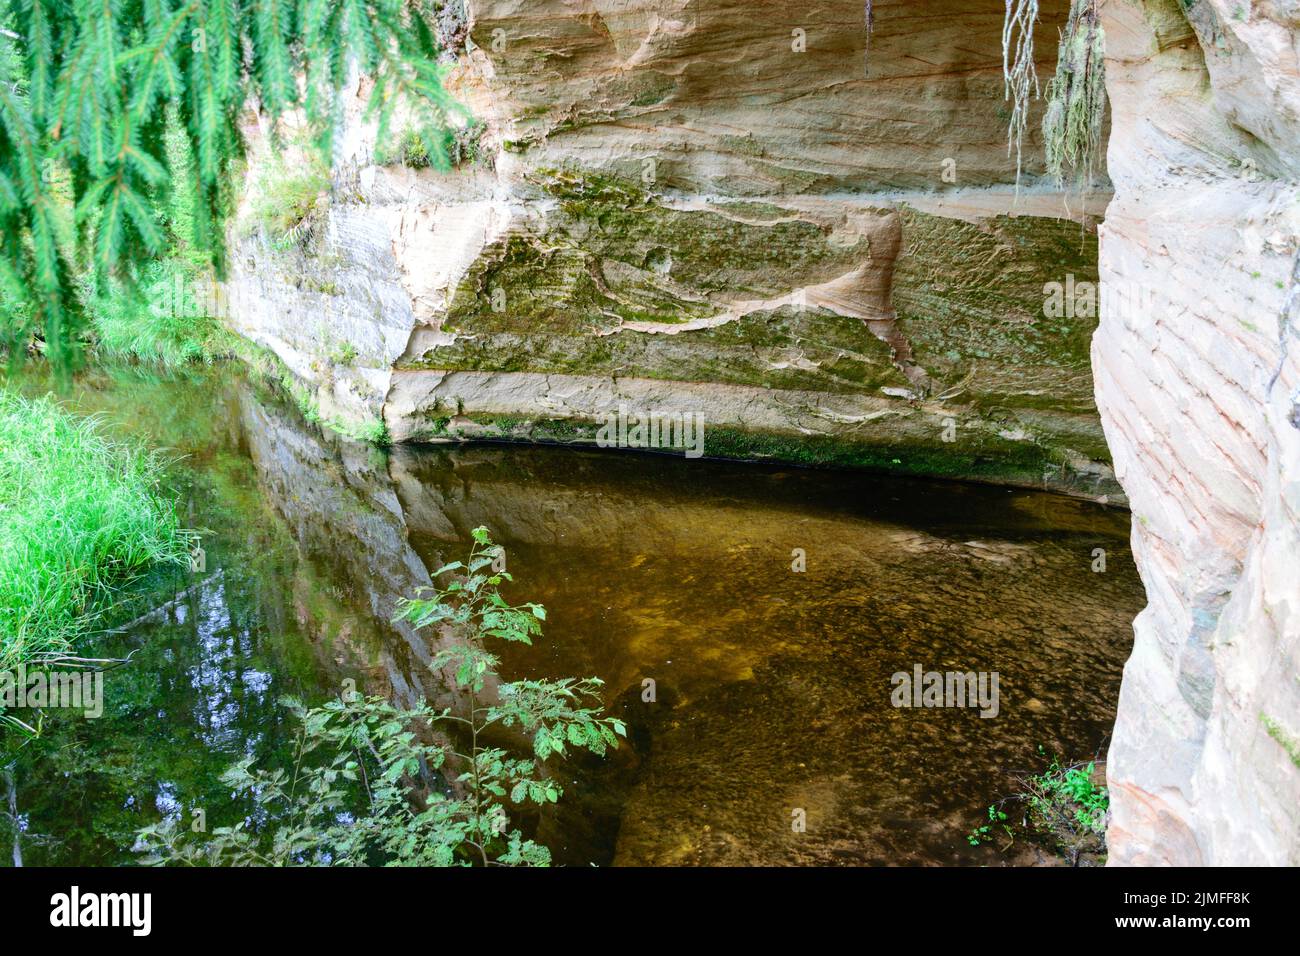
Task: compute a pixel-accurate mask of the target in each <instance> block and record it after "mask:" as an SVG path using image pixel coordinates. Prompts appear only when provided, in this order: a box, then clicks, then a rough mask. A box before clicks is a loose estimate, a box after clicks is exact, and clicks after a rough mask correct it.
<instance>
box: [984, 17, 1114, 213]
mask: <svg viewBox="0 0 1300 956" xmlns="http://www.w3.org/2000/svg"><path fill="white" fill-rule="evenodd" d="M1037 21H1038V0H1006V19H1005V20H1004V22H1003V27H1002V73H1003V78H1004V82H1005V95H1006V99H1008V100H1010V101H1011V117H1010V121H1009V123H1008V127H1007V152H1008V154H1010V152H1011V150H1012V148H1013V147H1014V149H1015V153H1016V185H1017V186H1019V184H1020V171H1021V169H1022V167H1023V165H1024V163H1023V159H1024V135H1025V130H1026V129H1027V128H1028V124H1029V99H1030V95H1031V92H1032V95H1033V96H1034V97H1037V96H1038V95H1039V87H1038V71H1037V69H1036V67H1035V65H1034V24H1035V23H1036V22H1037ZM1105 111H1106V73H1105V33H1104V31H1103V30H1102V28H1101V18H1100V16H1099V15H1098V13H1097V0H1072V2H1071V4H1070V15H1069V18H1068V19H1067V21H1066V24H1065V29H1064V30H1062V31H1061V41H1060V46H1059V48H1058V51H1057V61H1056V74H1055V75H1054V76H1053V77H1052V79H1051V80H1050V81H1049V82H1048V84H1047V109H1046V111H1045V112H1044V115H1043V141H1044V147H1045V151H1046V160H1047V171H1048V173H1049V174H1050V175H1051V176H1052V178H1053V179H1054V180H1055V181H1056V183H1057V185H1058V186H1060V185H1063V184H1064V182H1065V178H1066V173H1067V170H1068V171H1072V172H1073V174H1074V177H1075V181H1076V185H1077V186H1078V187H1079V188H1080V189H1082V188H1084V187H1086V186H1088V185H1089V184H1090V183H1091V181H1092V178H1093V175H1094V173H1095V171H1096V168H1097V160H1098V157H1099V155H1100V152H1101V132H1102V121H1103V118H1104V116H1105Z"/></svg>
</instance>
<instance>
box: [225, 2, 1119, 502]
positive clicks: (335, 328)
mask: <svg viewBox="0 0 1300 956" xmlns="http://www.w3.org/2000/svg"><path fill="white" fill-rule="evenodd" d="M466 8H467V20H466V23H465V28H466V31H467V35H468V38H469V39H468V43H467V44H466V47H465V49H464V51H463V52H462V54H461V56H460V59H459V63H458V66H457V67H456V70H455V72H454V73H453V75H452V78H451V80H450V81H449V82H450V84H451V86H452V88H453V89H454V90H455V92H456V93H457V95H458V96H459V97H460V98H461V99H462V100H463V101H464V102H466V103H467V104H468V105H469V106H470V108H471V109H472V111H473V113H474V114H475V116H476V117H478V118H479V119H480V120H481V121H482V122H483V124H484V126H483V129H482V132H481V136H480V139H479V143H478V159H477V160H476V161H474V162H466V163H463V164H462V165H460V166H458V167H457V168H456V169H454V170H452V171H450V172H447V173H439V172H435V171H432V170H428V169H413V168H407V167H406V166H404V165H402V164H400V163H397V164H394V163H387V164H385V163H381V162H377V161H376V158H377V156H378V158H379V159H383V158H384V156H383V155H382V154H383V153H384V152H385V151H387V152H389V153H391V152H393V149H392V144H380V143H378V142H377V139H376V134H375V130H374V129H373V127H372V126H371V125H370V124H368V123H367V121H366V120H365V119H364V117H363V115H362V109H361V105H362V103H363V101H364V98H365V96H366V93H367V89H366V86H365V83H364V81H358V83H357V85H356V88H355V89H354V90H353V91H352V99H351V100H350V102H349V108H348V110H347V113H346V117H345V123H344V129H343V131H342V135H341V136H340V137H339V146H338V150H337V154H336V157H335V163H334V168H333V170H332V176H331V178H332V185H331V188H330V190H329V194H328V197H324V196H322V200H321V202H319V203H318V204H316V206H315V207H314V208H313V210H312V212H311V214H310V216H309V217H307V218H308V219H309V220H310V221H309V222H308V225H309V226H310V228H303V229H301V230H298V231H297V232H296V233H295V236H294V237H293V241H291V242H287V243H286V242H284V241H273V240H275V239H276V237H275V236H269V235H268V232H267V230H266V229H262V228H259V227H258V226H257V224H256V221H255V219H256V217H255V215H253V212H254V210H253V209H252V208H251V207H252V206H255V205H256V204H255V203H253V202H251V201H250V203H248V204H246V209H245V212H246V213H247V214H248V215H246V217H245V218H246V221H247V220H249V219H252V220H253V222H252V224H251V225H246V226H245V227H244V229H245V233H246V235H247V238H245V239H243V240H242V242H241V245H240V252H239V254H237V255H236V256H235V257H234V264H235V270H234V275H233V277H232V278H233V284H234V287H235V289H236V290H237V301H238V302H239V303H241V306H240V307H239V308H238V309H236V310H235V313H236V314H235V317H234V324H235V325H236V327H237V328H239V329H240V330H241V331H242V332H244V333H245V334H246V335H248V336H249V337H250V338H253V339H254V340H256V341H259V342H261V343H262V344H263V345H266V346H267V347H269V348H271V349H272V350H273V351H275V352H276V353H277V354H278V355H280V357H281V358H282V359H283V360H284V361H285V363H286V365H287V366H288V367H289V368H290V369H291V370H292V372H293V374H294V375H295V376H296V377H297V378H298V379H299V380H300V381H301V382H303V383H306V384H307V385H309V386H310V388H311V390H312V392H313V396H312V399H311V401H312V402H314V403H315V405H316V406H318V410H319V413H320V415H321V417H322V418H325V419H327V420H330V419H333V420H336V421H341V422H344V423H350V424H351V425H352V427H358V426H365V428H366V430H368V431H373V429H374V428H376V427H377V426H378V423H379V422H380V421H381V420H382V422H383V423H384V425H386V427H387V429H388V432H389V434H390V436H391V437H392V438H393V439H394V440H398V441H411V440H446V439H449V438H452V439H454V438H458V437H466V436H470V437H472V436H474V435H481V434H484V433H485V431H486V432H487V433H491V434H494V435H500V436H506V437H532V438H537V437H543V438H546V437H557V436H558V435H560V432H561V431H563V432H564V437H565V438H566V440H571V441H587V440H590V437H591V435H590V433H591V431H592V428H591V426H592V424H593V423H595V422H599V421H602V420H603V419H604V418H605V416H606V415H607V414H609V413H611V412H613V411H615V410H616V407H617V404H618V403H619V402H623V401H626V402H627V403H629V405H631V407H632V410H633V411H634V412H635V411H638V410H639V411H651V410H652V409H651V408H638V403H646V402H651V401H653V402H656V403H658V404H657V405H656V406H655V407H656V408H661V409H663V410H666V411H683V412H689V411H694V412H697V413H703V414H704V415H705V418H706V423H707V425H716V426H717V428H716V429H710V433H711V437H710V438H709V439H708V440H709V442H710V444H709V448H708V451H709V453H710V454H739V455H757V456H772V457H780V458H794V459H797V460H808V461H814V462H836V463H841V464H863V465H873V466H881V467H886V468H893V469H897V470H901V471H910V472H913V473H923V474H935V473H940V474H949V475H955V476H964V477H973V478H985V479H989V480H997V481H1006V482H1014V483H1020V484H1044V485H1047V486H1051V487H1058V488H1063V489H1066V490H1070V491H1074V492H1078V493H1084V494H1090V495H1110V496H1111V497H1112V499H1117V498H1118V497H1119V494H1120V493H1119V489H1118V486H1117V485H1116V484H1115V482H1114V480H1113V476H1112V474H1111V472H1110V468H1109V458H1108V453H1107V451H1106V448H1105V442H1104V440H1103V436H1102V433H1101V429H1100V425H1099V422H1098V419H1097V415H1096V408H1095V404H1094V400H1093V397H1092V382H1091V377H1090V375H1089V368H1088V362H1089V360H1088V342H1089V339H1090V336H1091V334H1092V331H1093V329H1094V328H1095V323H1096V320H1095V313H1094V312H1092V311H1090V309H1089V308H1088V307H1086V305H1085V304H1084V302H1083V300H1082V299H1081V300H1080V304H1079V308H1078V309H1076V308H1075V307H1074V306H1075V303H1073V302H1071V303H1069V305H1068V307H1067V308H1065V309H1064V310H1058V312H1057V313H1053V312H1052V311H1051V310H1045V308H1044V300H1045V295H1044V287H1045V285H1046V284H1047V283H1052V282H1056V283H1061V284H1062V285H1065V284H1067V283H1069V282H1071V281H1075V282H1077V283H1087V282H1093V281H1095V279H1096V273H1095V260H1096V236H1095V232H1094V230H1093V228H1092V225H1091V224H1092V222H1093V220H1094V218H1095V216H1096V215H1097V214H1099V213H1100V212H1101V210H1102V209H1103V208H1104V204H1105V201H1106V195H1105V194H1098V195H1096V196H1091V197H1088V198H1087V200H1086V201H1085V200H1082V199H1076V200H1074V201H1072V202H1071V203H1069V204H1068V205H1067V203H1066V201H1065V199H1064V198H1063V197H1062V196H1061V195H1059V194H1057V193H1054V192H1050V191H1044V190H1043V189H1042V188H1040V187H1038V186H1036V185H1034V181H1033V176H1032V175H1030V176H1028V177H1027V179H1026V182H1025V185H1024V187H1023V188H1022V190H1021V192H1020V194H1019V196H1018V197H1017V194H1016V190H1015V187H1014V178H1015V175H1014V163H1013V160H1012V159H1011V158H1009V157H1008V155H1007V150H1006V139H1005V108H1004V104H1003V100H1002V95H1003V90H1002V77H1001V66H1002V54H1001V25H1002V17H1003V9H1002V5H1001V4H999V3H996V2H992V0H990V2H985V3H980V4H975V5H974V6H973V8H972V5H969V4H956V3H939V4H934V3H925V4H921V3H914V2H907V3H892V4H891V3H877V4H875V5H874V8H875V25H874V31H873V32H872V34H871V36H870V42H869V44H868V36H867V31H866V25H865V23H864V22H863V5H862V4H861V3H860V2H857V0H826V2H819V3H814V4H812V5H811V6H807V7H801V8H798V9H797V10H796V9H794V8H786V7H784V6H782V5H780V4H775V3H768V2H739V0H735V2H722V3H715V2H709V3H701V2H699V0H633V2H622V0H620V2H614V0H609V2H604V0H585V2H582V3H568V2H561V0H543V2H530V3H519V2H515V0H470V2H468V3H467V4H466ZM1065 8H1066V4H1065V3H1064V2H1063V0H1062V2H1055V0H1054V2H1044V3H1043V4H1042V10H1043V22H1042V24H1041V25H1040V30H1039V45H1038V49H1039V53H1040V57H1041V58H1042V63H1041V64H1040V69H1041V70H1042V71H1043V72H1044V73H1046V72H1047V71H1048V70H1050V65H1051V62H1052V61H1053V58H1054V56H1055V42H1054V40H1055V29H1056V26H1057V25H1059V24H1060V23H1061V22H1062V21H1063V19H1064V13H1065ZM392 135H393V136H394V137H395V136H397V135H398V133H397V132H394V133H393V134H392ZM1040 152H1041V151H1040V150H1039V149H1038V147H1037V145H1036V143H1035V142H1034V141H1032V137H1031V140H1030V141H1029V142H1027V154H1028V160H1027V161H1028V166H1029V169H1028V172H1029V173H1030V174H1033V173H1034V172H1036V171H1039V170H1040V167H1041V163H1040V161H1039V159H1038V157H1039V155H1040ZM260 155H261V154H259V153H255V157H257V156H260ZM258 162H259V160H258V159H257V158H255V160H254V164H253V165H254V167H255V171H256V166H257V165H258ZM264 189H265V191H266V192H269V193H270V194H272V195H274V194H275V193H276V184H275V183H274V182H271V183H269V184H266V186H265V187H264ZM250 192H251V190H250ZM1080 215H1084V216H1085V218H1086V222H1085V223H1084V224H1082V225H1081V223H1080V222H1079V221H1078V219H1077V218H1076V217H1078V216H1080ZM243 303H248V304H247V305H243ZM715 386H716V387H715ZM611 402H612V403H614V404H613V405H612V406H611V404H610V403H611ZM557 419H562V420H565V421H567V422H569V423H570V425H571V427H569V428H568V429H557V428H555V427H553V426H554V420H557ZM742 433H743V434H742Z"/></svg>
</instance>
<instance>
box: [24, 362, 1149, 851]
mask: <svg viewBox="0 0 1300 956" xmlns="http://www.w3.org/2000/svg"><path fill="white" fill-rule="evenodd" d="M69 401H70V402H71V403H73V404H74V405H75V406H76V407H78V408H79V409H81V410H83V411H87V412H98V413H102V414H103V415H104V416H105V417H106V419H107V421H108V422H109V424H110V426H111V427H112V428H113V429H114V430H116V431H118V432H119V433H127V434H132V435H135V436H139V437H141V438H144V439H145V440H147V441H148V442H149V443H150V444H151V445H153V446H155V447H163V448H167V449H169V451H168V454H171V455H173V456H175V457H176V458H177V461H176V463H175V465H174V467H173V469H172V473H173V476H174V482H175V489H176V490H177V492H178V494H179V496H180V498H181V507H182V510H183V513H184V515H185V520H186V522H187V523H188V525H189V526H191V527H194V528H198V529H200V530H201V531H202V533H203V544H204V548H205V551H206V570H205V571H203V572H201V573H198V574H190V573H188V572H185V573H180V572H175V573H173V572H167V573H157V574H155V575H153V576H152V577H151V578H150V579H148V580H146V581H144V582H141V583H140V584H139V585H138V586H136V587H135V588H134V589H133V595H134V597H133V599H132V601H131V605H132V606H131V607H130V608H129V610H128V611H125V612H123V614H122V615H121V620H120V621H119V622H118V623H119V624H120V626H121V630H120V631H119V632H118V633H115V634H111V635H108V636H106V637H105V638H104V639H103V640H102V641H101V642H100V644H99V646H98V647H97V648H96V649H97V650H98V651H100V652H102V653H104V654H111V655H114V656H118V657H125V656H127V655H128V654H130V663H129V664H128V665H127V666H125V667H122V668H119V669H117V670H114V671H112V672H110V673H109V675H108V676H107V678H106V681H105V697H106V704H105V713H104V716H103V717H101V718H100V719H98V720H86V719H84V718H80V717H77V718H73V717H63V718H58V719H54V720H52V721H51V722H49V723H48V724H47V728H46V733H45V735H44V736H43V738H42V739H41V740H40V741H38V742H37V743H35V744H33V745H30V746H28V747H26V748H24V749H23V750H22V752H21V753H20V756H19V758H18V762H17V766H16V770H15V790H16V795H17V802H18V810H19V815H20V819H21V820H22V825H23V828H24V831H25V832H24V834H23V837H22V840H21V843H22V850H23V855H24V860H25V862H26V863H27V864H29V865H30V864H44V863H83V864H101V863H105V864H106V863H120V862H128V861H130V860H131V859H132V858H133V854H132V852H131V843H132V836H133V834H134V831H135V830H136V829H137V828H138V827H140V826H143V825H145V824H146V823H149V822H151V821H153V820H156V819H157V818H158V817H159V816H160V815H162V814H183V815H184V817H185V819H186V820H189V819H190V818H191V815H192V813H193V811H194V810H196V809H198V808H202V809H203V810H204V811H205V813H206V818H207V823H208V826H209V827H212V826H218V825H221V824H223V823H229V822H232V821H233V820H234V819H236V818H238V817H239V816H242V815H243V813H244V812H245V811H246V809H247V808H245V807H242V806H239V805H236V804H234V803H232V802H231V800H230V797H229V794H228V793H227V792H226V791H225V789H224V788H223V787H222V785H221V784H220V783H219V782H218V780H217V777H218V775H219V773H220V772H221V770H222V769H224V768H225V767H226V766H227V765H229V764H230V763H232V762H233V761H235V760H237V759H239V758H241V757H244V756H249V755H253V756H256V757H257V758H258V760H259V762H260V763H262V764H263V765H267V766H271V765H275V764H276V762H277V761H281V762H287V759H288V758H287V747H288V743H289V740H288V738H289V733H290V730H291V728H290V726H289V724H288V723H287V722H286V721H285V715H284V713H283V711H282V709H281V708H280V707H279V706H278V704H277V699H278V698H279V697H280V696H281V695H284V694H293V695H297V696H301V697H306V698H308V699H311V700H319V699H321V698H322V697H324V696H325V695H327V694H333V693H337V692H338V690H339V689H340V688H341V687H342V686H343V682H344V681H345V680H347V679H352V680H355V681H356V682H357V684H358V686H359V687H360V689H361V690H363V691H364V692H367V693H381V694H384V695H387V696H389V697H391V698H394V699H397V700H400V701H406V702H413V701H414V700H415V699H416V698H418V697H419V696H421V695H426V696H429V697H431V698H435V697H439V696H441V695H445V691H444V689H443V688H440V687H438V686H435V678H434V675H433V674H431V673H430V672H429V671H428V669H427V667H426V666H425V662H426V661H427V660H428V657H429V653H430V650H429V645H428V644H427V642H426V638H425V637H424V636H423V635H421V634H419V633H416V632H413V631H411V630H410V629H409V628H399V627H396V626H394V625H392V624H390V623H389V621H390V619H391V616H392V613H393V609H394V606H395V603H396V601H397V600H398V599H399V598H401V597H403V596H408V595H411V594H413V593H414V592H415V590H416V589H417V588H419V587H420V586H422V585H426V584H428V583H429V576H428V571H429V569H432V568H436V567H438V566H440V565H441V564H443V563H445V562H446V561H450V560H454V559H456V558H458V557H461V556H463V553H464V552H465V550H466V549H467V547H468V544H467V543H468V541H469V532H470V529H472V528H474V527H476V526H477V525H480V524H482V525H487V526H488V528H489V529H490V530H491V532H492V535H493V537H494V538H495V539H496V540H497V541H498V542H501V543H503V544H504V546H505V548H506V554H507V560H508V563H509V568H510V570H511V571H512V573H513V574H514V576H515V585H514V588H513V591H510V592H507V596H509V597H511V598H512V599H513V600H515V601H524V600H532V601H537V602H540V603H542V604H544V605H545V606H546V607H547V609H548V612H549V613H548V621H547V627H546V633H545V635H544V637H543V639H542V640H541V642H540V643H539V644H537V645H536V646H535V647H533V648H522V649H521V651H522V652H512V653H510V654H508V655H507V656H506V658H505V666H504V670H505V676H506V677H508V678H517V677H520V676H547V677H561V676H570V675H573V676H577V675H589V674H594V675H596V676H599V677H601V678H602V679H603V680H605V682H606V689H607V691H608V693H607V695H606V700H607V703H608V704H609V705H610V708H611V709H612V710H613V711H614V712H616V713H618V714H620V715H622V716H624V717H625V719H626V720H627V722H628V724H629V736H630V743H629V744H626V745H624V746H623V747H622V748H621V749H620V750H619V751H618V752H617V753H616V754H614V755H612V756H611V757H610V758H609V759H607V760H604V761H601V760H598V759H596V758H590V759H582V760H572V761H570V762H569V763H567V764H565V765H564V768H563V771H562V773H561V779H562V782H563V783H564V785H565V787H566V790H567V792H566V794H565V796H564V798H563V799H562V800H561V802H560V804H559V805H558V806H557V807H555V808H549V809H548V811H547V812H546V813H544V814H543V815H542V816H541V817H540V818H538V817H533V818H530V819H527V820H525V821H523V822H524V825H525V826H526V827H527V828H529V829H530V830H533V831H534V832H535V833H536V835H537V837H538V839H540V840H541V841H542V842H544V843H546V844H547V845H549V846H550V847H551V849H552V852H553V853H554V855H555V857H556V860H557V862H561V863H567V864H587V863H595V864H599V865H617V864H650V863H663V864H747V863H761V864H767V863H828V864H918V863H921V864H934V863H966V864H985V865H995V864H998V863H1004V862H1013V861H1014V862H1033V861H1034V859H1035V858H1036V855H1035V854H1033V853H1032V851H1030V850H1029V849H1028V848H1013V849H1012V851H1011V852H1010V853H1003V852H1002V851H1001V850H999V849H997V848H996V847H992V846H984V847H979V848H974V847H970V846H968V845H967V843H966V840H965V834H966V833H967V831H969V830H970V829H971V827H972V826H974V825H976V824H977V823H979V822H981V816H982V810H983V808H984V807H986V806H987V805H988V804H989V803H990V802H992V801H993V800H995V799H997V798H998V797H1000V796H1002V795H1004V794H1005V793H1006V792H1007V791H1008V790H1009V788H1010V787H1011V785H1012V778H1011V774H1012V773H1013V772H1015V771H1018V770H1037V769H1041V767H1042V760H1041V758H1040V757H1039V748H1040V747H1041V748H1043V750H1044V751H1045V752H1047V753H1048V754H1051V753H1060V754H1061V755H1063V756H1065V757H1068V758H1079V757H1088V756H1090V755H1092V754H1094V753H1095V752H1097V751H1098V750H1099V748H1104V746H1105V743H1106V734H1107V732H1108V731H1109V728H1110V726H1111V723H1112V722H1113V720H1114V710H1115V701H1116V699H1117V696H1118V690H1119V680H1120V672H1121V669H1122V666H1123V663H1124V660H1125V658H1126V657H1127V656H1128V652H1129V647H1130V644H1131V640H1132V637H1131V628H1130V623H1131V621H1132V619H1133V616H1134V615H1135V614H1136V612H1137V611H1138V610H1139V609H1140V607H1141V605H1142V602H1143V597H1142V591H1141V586H1140V584H1139V582H1138V580H1137V577H1136V574H1135V573H1134V570H1133V567H1132V561H1131V557H1130V554H1129V550H1128V540H1127V537H1128V520H1129V516H1128V514H1127V513H1126V512H1122V511H1115V510H1108V509H1105V508H1103V507H1101V506H1098V505H1094V504H1092V503H1088V502H1081V501H1077V500H1072V499H1068V498H1063V497H1059V496H1055V495H1049V494H1043V493H1038V492H1033V491H1023V490H1007V489H1000V488H990V487H981V486H974V485H962V484H955V483H945V482H924V481H917V480H914V479H908V480H903V479H893V478H883V477H871V476H864V475H860V474H845V473H837V472H825V471H808V470H800V469H794V468H782V467H772V466H765V465H749V464H733V463H722V462H713V461H702V460H690V461H688V460H685V459H683V458H677V457H667V456H648V455H631V454H618V453H610V452H588V451H575V450H572V449H565V448H525V447H518V446H504V445H496V446H484V445H479V446H462V447H426V448H419V449H408V448H400V449H395V450H393V451H392V452H391V453H385V452H382V451H377V450H374V449H371V448H368V447H365V446H360V445H354V444H351V443H348V442H345V441H342V440H340V439H337V438H335V437H333V436H331V435H323V434H322V433H321V432H320V430H319V429H317V428H315V427H313V426H311V425H309V424H307V423H306V422H304V421H303V420H302V418H301V417H300V416H299V415H298V413H297V412H296V410H294V409H293V408H292V407H288V406H286V405H284V404H283V403H281V402H280V401H278V400H276V399H275V398H274V397H273V396H271V395H269V394H266V393H265V392H264V391H263V390H261V389H258V388H255V387H253V386H251V385H249V384H247V383H245V382H244V381H242V380H241V379H240V378H239V377H238V376H237V375H235V374H234V373H233V371H231V370H228V369H226V370H217V371H213V372H205V373H196V374H194V375H191V376H186V377H182V378H174V379H169V378H160V377H156V376H152V375H150V374H147V373H143V372H140V371H132V370H120V371H97V372H95V373H92V374H90V375H88V376H86V377H85V378H84V379H83V380H82V381H80V382H79V384H78V385H77V387H76V389H75V392H74V394H73V395H72V396H70V397H69ZM797 549H798V550H797ZM1096 549H1103V550H1104V551H1105V570H1104V571H1098V570H1094V568H1096V567H1098V561H1097V557H1098V553H1097V551H1096ZM801 564H802V565H803V567H804V570H802V571H799V570H795V569H794V568H795V567H796V566H799V565H801ZM917 665H920V666H921V668H922V669H923V670H925V671H931V670H933V671H962V672H965V671H975V672H983V673H986V674H992V673H994V672H996V674H997V676H998V700H997V714H996V716H991V717H982V716H981V715H980V713H979V710H978V709H977V708H973V707H969V706H968V707H946V708H924V707H922V708H915V707H907V708H905V707H895V706H894V705H893V703H892V702H891V694H892V693H893V690H894V686H893V684H892V682H891V677H892V675H894V674H896V673H899V672H905V673H908V674H911V673H913V671H914V668H915V667H916V666H917ZM647 679H649V680H652V681H654V690H655V698H656V699H655V701H654V702H653V703H647V702H644V701H643V700H642V697H643V687H644V686H645V684H644V682H645V681H646V680H647ZM986 686H987V685H986ZM798 811H801V812H802V816H803V818H804V819H806V828H805V829H804V830H803V831H802V832H798V828H797V827H795V826H794V825H793V822H794V821H795V820H796V819H797V818H798V816H799V814H798ZM8 843H9V839H8V837H7V836H6V837H5V839H4V844H5V852H4V853H3V856H2V857H0V859H4V860H5V861H7V860H8V859H9V856H10V853H9V852H8V846H7V845H8Z"/></svg>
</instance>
